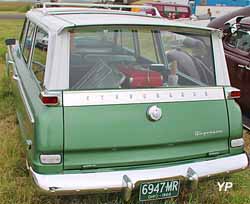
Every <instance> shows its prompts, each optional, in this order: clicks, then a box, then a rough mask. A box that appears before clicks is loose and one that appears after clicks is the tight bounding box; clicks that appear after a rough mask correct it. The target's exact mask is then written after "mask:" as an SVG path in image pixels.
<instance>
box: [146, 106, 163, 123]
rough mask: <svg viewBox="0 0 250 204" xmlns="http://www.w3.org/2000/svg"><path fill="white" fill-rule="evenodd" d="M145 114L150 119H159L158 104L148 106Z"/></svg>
mask: <svg viewBox="0 0 250 204" xmlns="http://www.w3.org/2000/svg"><path fill="white" fill-rule="evenodd" d="M147 116H148V117H149V119H150V120H153V121H157V120H160V119H161V116H162V111H161V109H160V108H159V107H158V106H156V105H154V106H151V107H149V108H148V110H147Z"/></svg>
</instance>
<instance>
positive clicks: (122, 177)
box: [30, 153, 249, 198]
mask: <svg viewBox="0 0 250 204" xmlns="http://www.w3.org/2000/svg"><path fill="white" fill-rule="evenodd" d="M248 164H249V163H248V156H247V155H246V154H245V153H242V154H239V155H235V156H229V157H225V158H220V159H213V160H209V161H201V162H193V163H187V164H182V165H175V166H169V167H162V168H154V169H143V170H138V169H137V170H125V171H111V172H96V173H79V174H77V173H76V174H54V175H44V174H38V173H36V172H35V171H34V170H33V169H32V168H30V172H31V174H32V176H33V179H34V181H35V183H36V184H37V185H38V186H39V187H40V188H41V189H43V190H45V191H47V192H55V193H59V194H67V193H69V192H82V193H83V192H95V191H103V192H106V191H122V190H125V195H126V197H127V198H128V197H129V196H130V191H132V189H133V187H134V186H135V184H136V183H137V182H140V181H145V180H158V179H163V178H164V179H165V178H170V177H179V176H180V177H184V178H186V179H187V180H190V181H191V180H194V181H196V182H198V179H199V178H203V177H209V176H213V175H217V174H221V173H230V172H233V171H238V170H243V169H245V168H247V167H248ZM190 169H192V172H191V171H190ZM124 188H125V189H124Z"/></svg>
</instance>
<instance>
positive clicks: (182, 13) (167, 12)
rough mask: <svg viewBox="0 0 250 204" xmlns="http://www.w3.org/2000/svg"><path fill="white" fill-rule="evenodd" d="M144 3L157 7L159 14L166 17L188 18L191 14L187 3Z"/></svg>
mask: <svg viewBox="0 0 250 204" xmlns="http://www.w3.org/2000/svg"><path fill="white" fill-rule="evenodd" d="M145 5H147V6H153V7H155V8H157V9H158V11H159V13H160V14H161V16H162V17H164V18H167V19H178V18H190V16H191V15H192V11H191V8H190V6H189V5H182V4H171V3H164V2H149V3H146V4H145Z"/></svg>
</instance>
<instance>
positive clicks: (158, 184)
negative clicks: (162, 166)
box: [139, 180, 180, 201]
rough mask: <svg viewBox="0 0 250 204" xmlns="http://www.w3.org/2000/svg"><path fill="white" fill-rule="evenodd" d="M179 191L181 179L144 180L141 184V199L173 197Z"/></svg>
mask: <svg viewBox="0 0 250 204" xmlns="http://www.w3.org/2000/svg"><path fill="white" fill-rule="evenodd" d="M179 191H180V180H165V181H154V182H144V183H141V185H140V192H139V201H147V200H159V199H166V198H173V197H177V196H178V195H179Z"/></svg>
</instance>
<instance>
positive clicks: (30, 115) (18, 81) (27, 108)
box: [16, 77, 35, 123]
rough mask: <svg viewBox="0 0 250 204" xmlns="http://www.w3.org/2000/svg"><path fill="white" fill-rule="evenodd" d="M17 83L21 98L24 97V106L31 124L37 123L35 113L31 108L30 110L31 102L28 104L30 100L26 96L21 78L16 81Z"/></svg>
mask: <svg viewBox="0 0 250 204" xmlns="http://www.w3.org/2000/svg"><path fill="white" fill-rule="evenodd" d="M16 81H17V83H18V88H19V90H20V93H21V96H22V99H23V102H24V106H25V108H26V111H27V113H28V116H29V119H30V122H31V123H35V118H34V116H33V113H32V111H31V108H30V105H29V102H28V99H27V97H26V95H25V92H24V89H23V85H22V82H21V81H20V78H19V77H18V78H17V79H16Z"/></svg>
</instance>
